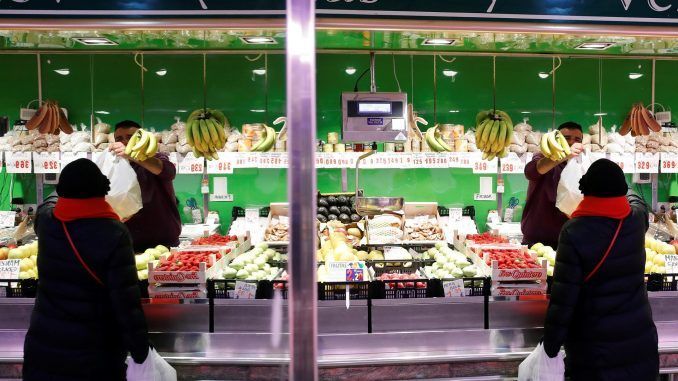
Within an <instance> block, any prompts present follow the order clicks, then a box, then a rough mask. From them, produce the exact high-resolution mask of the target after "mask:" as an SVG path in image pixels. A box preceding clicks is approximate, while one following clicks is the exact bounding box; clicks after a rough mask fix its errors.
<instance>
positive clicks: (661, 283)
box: [647, 274, 678, 291]
mask: <svg viewBox="0 0 678 381" xmlns="http://www.w3.org/2000/svg"><path fill="white" fill-rule="evenodd" d="M647 290H648V291H678V274H649V275H647Z"/></svg>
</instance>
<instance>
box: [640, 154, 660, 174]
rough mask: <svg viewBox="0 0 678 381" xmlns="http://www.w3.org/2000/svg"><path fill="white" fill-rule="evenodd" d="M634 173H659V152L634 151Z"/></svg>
mask: <svg viewBox="0 0 678 381" xmlns="http://www.w3.org/2000/svg"><path fill="white" fill-rule="evenodd" d="M636 173H659V154H658V153H636Z"/></svg>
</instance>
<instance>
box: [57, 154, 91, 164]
mask: <svg viewBox="0 0 678 381" xmlns="http://www.w3.org/2000/svg"><path fill="white" fill-rule="evenodd" d="M78 159H87V152H62V153H61V168H64V167H65V166H67V165H68V164H70V163H72V162H74V161H76V160H78Z"/></svg>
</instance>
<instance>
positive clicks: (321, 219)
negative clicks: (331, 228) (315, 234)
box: [315, 214, 327, 223]
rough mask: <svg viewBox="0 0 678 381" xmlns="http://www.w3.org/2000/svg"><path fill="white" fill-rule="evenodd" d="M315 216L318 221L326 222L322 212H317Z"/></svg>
mask: <svg viewBox="0 0 678 381" xmlns="http://www.w3.org/2000/svg"><path fill="white" fill-rule="evenodd" d="M315 217H316V218H317V219H318V221H320V222H323V223H324V222H327V217H325V216H323V215H322V214H318V215H317V216H315Z"/></svg>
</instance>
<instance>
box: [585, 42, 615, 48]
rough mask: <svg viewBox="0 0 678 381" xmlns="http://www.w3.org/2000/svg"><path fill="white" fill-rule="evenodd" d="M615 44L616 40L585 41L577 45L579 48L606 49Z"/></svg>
mask: <svg viewBox="0 0 678 381" xmlns="http://www.w3.org/2000/svg"><path fill="white" fill-rule="evenodd" d="M612 45H614V42H584V43H583V44H579V45H577V46H575V49H579V50H605V49H607V48H609V47H610V46H612Z"/></svg>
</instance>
